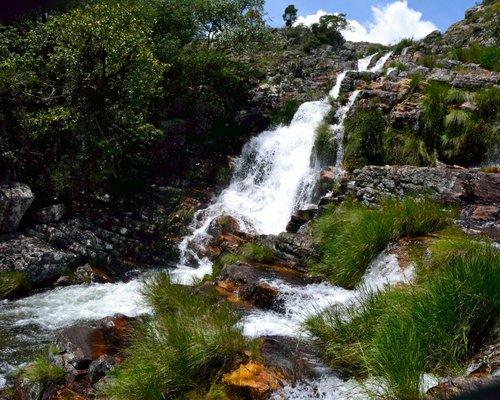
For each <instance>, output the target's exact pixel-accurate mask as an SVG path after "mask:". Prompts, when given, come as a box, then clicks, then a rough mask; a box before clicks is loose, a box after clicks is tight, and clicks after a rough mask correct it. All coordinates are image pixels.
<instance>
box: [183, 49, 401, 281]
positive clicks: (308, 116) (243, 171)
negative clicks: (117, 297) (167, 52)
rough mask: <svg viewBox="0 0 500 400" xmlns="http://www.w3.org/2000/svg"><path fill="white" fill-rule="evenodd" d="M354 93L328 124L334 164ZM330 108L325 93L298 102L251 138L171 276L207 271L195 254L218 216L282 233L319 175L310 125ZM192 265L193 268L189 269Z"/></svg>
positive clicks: (246, 227) (362, 63) (363, 63)
mask: <svg viewBox="0 0 500 400" xmlns="http://www.w3.org/2000/svg"><path fill="white" fill-rule="evenodd" d="M390 54H391V53H388V54H386V55H385V56H383V57H381V58H380V59H379V60H378V61H377V63H376V64H375V66H374V67H372V68H370V69H368V66H369V65H370V62H371V60H372V59H373V57H374V55H370V56H368V57H365V58H363V59H361V60H359V61H358V70H359V71H367V70H368V71H371V72H377V71H378V70H381V69H382V67H383V64H384V63H385V61H387V59H388V58H389V56H390ZM348 72H349V71H344V72H341V73H340V74H339V75H338V76H337V79H336V82H335V86H334V87H333V88H332V89H331V91H330V93H329V95H330V96H332V97H333V98H334V99H337V98H338V96H339V93H340V88H341V85H342V81H343V80H344V78H345V76H346V75H347V73H348ZM358 93H359V92H354V93H352V94H351V95H350V96H349V100H348V101H347V103H346V104H345V105H344V106H342V107H340V108H339V110H337V113H336V117H337V119H338V123H337V124H336V125H334V126H332V127H331V129H332V132H333V133H334V135H335V136H336V138H337V141H338V143H339V146H338V153H337V161H336V163H337V166H339V167H340V165H341V162H342V158H343V145H342V142H343V132H344V129H343V122H344V119H345V117H346V115H347V113H348V111H349V109H350V108H351V107H352V106H353V104H354V103H355V101H356V97H357V95H358ZM330 109H331V107H330V105H329V103H328V98H325V99H323V100H321V101H312V102H307V103H304V104H302V105H301V106H300V107H299V109H298V110H297V112H296V113H295V115H294V117H293V119H292V122H291V123H290V125H289V126H278V127H277V128H275V129H272V130H267V131H264V132H262V133H261V134H259V135H258V136H256V137H254V138H252V139H251V140H250V141H249V142H248V143H247V144H245V146H244V147H243V150H242V153H241V156H240V157H239V158H238V160H237V161H236V165H235V169H234V172H233V176H232V180H231V183H230V185H229V187H227V188H226V189H225V190H224V191H223V192H222V193H221V194H220V195H219V197H218V198H217V199H216V200H215V201H214V202H213V203H212V204H211V205H210V206H209V207H207V208H206V209H204V210H202V211H199V212H198V213H197V214H196V215H195V217H194V219H193V222H192V224H191V227H190V228H191V231H192V234H191V235H190V236H189V237H186V238H185V239H184V240H183V241H182V243H181V244H180V246H179V251H180V254H181V256H180V261H179V264H178V269H177V270H176V271H174V272H173V276H174V278H175V279H176V280H177V281H178V282H181V283H189V282H191V281H192V279H193V278H200V277H203V275H204V274H206V273H210V271H211V262H210V261H209V260H208V259H207V258H205V257H202V256H199V254H200V253H202V251H201V252H200V251H199V250H200V249H201V250H202V249H203V248H204V246H205V243H206V242H207V241H208V240H209V239H210V235H209V234H208V233H207V230H208V227H209V226H210V223H211V221H213V220H214V219H215V218H217V217H219V216H222V215H230V216H231V217H233V218H236V220H237V221H238V223H239V225H240V228H241V229H242V230H243V231H247V232H255V233H259V234H277V233H280V232H282V231H283V230H284V229H285V227H286V224H287V223H288V221H289V219H290V215H291V214H292V212H293V211H294V210H297V209H300V208H301V207H304V206H305V205H307V204H308V203H310V201H311V199H312V196H313V193H314V187H315V184H316V181H317V179H318V175H319V168H320V166H319V165H315V164H314V163H311V153H312V150H313V146H314V138H315V130H316V128H317V126H318V125H319V124H320V123H321V122H322V121H323V120H324V118H325V116H326V114H327V113H328V111H329V110H330ZM192 267H197V269H193V268H192Z"/></svg>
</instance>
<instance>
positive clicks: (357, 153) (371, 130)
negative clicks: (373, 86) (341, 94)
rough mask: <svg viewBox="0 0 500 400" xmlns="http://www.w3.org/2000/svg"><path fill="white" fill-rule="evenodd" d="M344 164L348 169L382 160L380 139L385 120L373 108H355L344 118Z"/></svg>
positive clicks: (376, 163) (379, 112)
mask: <svg viewBox="0 0 500 400" xmlns="http://www.w3.org/2000/svg"><path fill="white" fill-rule="evenodd" d="M344 126H345V154H344V166H345V168H346V169H347V170H348V171H352V170H354V169H356V168H361V167H364V166H365V165H368V164H375V165H380V164H381V163H382V162H383V152H382V140H383V134H384V131H385V128H386V122H385V119H384V115H383V114H382V112H381V111H380V110H379V109H377V108H375V107H370V108H368V109H362V108H359V107H358V108H356V110H355V111H354V113H353V114H352V115H351V116H350V117H349V118H347V119H346V120H345V122H344Z"/></svg>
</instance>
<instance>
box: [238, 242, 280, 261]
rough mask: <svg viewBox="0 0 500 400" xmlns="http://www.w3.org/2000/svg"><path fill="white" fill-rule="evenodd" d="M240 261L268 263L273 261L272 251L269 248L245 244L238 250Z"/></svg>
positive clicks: (255, 244)
mask: <svg viewBox="0 0 500 400" xmlns="http://www.w3.org/2000/svg"><path fill="white" fill-rule="evenodd" d="M240 259H244V260H250V261H258V262H263V263H269V262H272V261H273V260H274V259H275V256H274V252H273V249H272V248H271V247H269V246H265V245H264V246H262V245H259V244H257V243H245V244H244V245H243V246H242V247H241V249H240Z"/></svg>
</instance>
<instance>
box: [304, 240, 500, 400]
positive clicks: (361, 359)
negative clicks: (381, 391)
mask: <svg viewBox="0 0 500 400" xmlns="http://www.w3.org/2000/svg"><path fill="white" fill-rule="evenodd" d="M427 253H429V254H430V257H429V256H427V257H424V261H423V264H424V265H425V267H424V268H423V270H424V272H423V273H422V271H421V272H420V273H421V277H420V280H419V282H418V284H416V285H414V286H412V287H404V288H393V289H390V290H388V291H385V292H382V293H378V294H374V295H371V296H370V297H369V298H368V300H366V301H365V302H364V303H362V305H361V306H360V307H358V308H351V309H345V308H343V309H342V308H332V309H330V310H328V311H326V312H325V313H323V314H320V315H317V316H314V317H312V318H310V319H309V320H308V321H307V323H306V329H307V330H308V331H309V332H311V333H312V334H313V335H314V336H315V337H317V338H318V339H319V341H320V342H321V343H322V344H323V346H324V348H325V352H324V354H325V356H326V359H327V360H328V361H329V363H330V365H331V366H332V367H334V368H340V369H341V370H342V371H343V372H344V373H347V374H348V375H354V376H360V377H364V376H366V375H368V374H370V375H373V376H381V377H383V378H384V379H385V380H386V381H387V382H388V391H387V393H386V397H387V398H398V399H419V398H422V395H421V393H420V380H421V376H422V374H423V373H433V374H441V375H445V376H446V375H450V374H454V373H457V372H459V371H461V369H462V365H463V364H464V363H465V362H466V361H467V359H468V358H469V357H470V356H471V355H472V354H474V352H475V351H477V349H478V348H479V346H480V345H481V344H482V341H483V340H484V338H485V337H487V335H488V333H489V331H490V329H491V328H492V326H493V324H494V322H495V321H496V320H497V318H498V317H499V316H500V281H499V280H498V277H499V276H500V250H498V249H497V248H494V247H492V246H491V245H490V244H489V243H488V242H486V241H481V240H471V239H469V238H467V237H465V236H464V235H463V234H457V232H456V230H455V231H453V233H452V234H450V233H449V232H448V233H447V235H446V236H445V237H442V238H441V239H439V240H436V241H435V242H434V243H432V244H431V245H430V247H429V249H428V252H427Z"/></svg>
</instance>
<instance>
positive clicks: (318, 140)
mask: <svg viewBox="0 0 500 400" xmlns="http://www.w3.org/2000/svg"><path fill="white" fill-rule="evenodd" d="M315 133H316V135H315V138H314V147H313V154H314V155H315V157H316V160H317V161H318V162H319V164H320V165H330V164H332V163H335V159H336V158H337V141H336V140H335V137H334V136H333V135H332V132H331V129H330V124H329V123H328V122H323V123H322V124H320V125H319V126H318V128H316V132H315Z"/></svg>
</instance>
